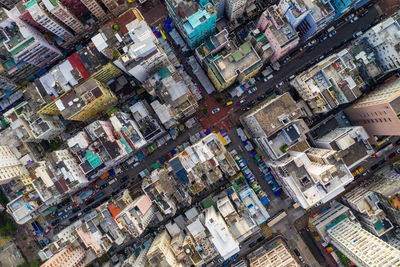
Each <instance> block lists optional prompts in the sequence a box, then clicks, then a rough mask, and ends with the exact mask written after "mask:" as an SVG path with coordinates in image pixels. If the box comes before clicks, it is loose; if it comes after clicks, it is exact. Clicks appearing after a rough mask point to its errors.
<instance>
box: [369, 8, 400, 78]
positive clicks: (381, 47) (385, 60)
mask: <svg viewBox="0 0 400 267" xmlns="http://www.w3.org/2000/svg"><path fill="white" fill-rule="evenodd" d="M397 16H400V12H397ZM362 38H365V39H366V41H367V43H368V44H369V45H370V46H371V48H372V49H373V51H374V53H375V55H376V58H377V60H378V62H379V63H380V64H381V66H382V67H383V70H384V71H385V72H389V71H393V70H397V69H400V48H399V47H400V25H399V22H398V21H396V20H395V18H394V16H393V17H389V18H387V19H386V20H384V21H382V22H381V23H379V24H377V25H375V26H374V27H372V28H371V29H369V30H368V31H367V32H365V33H364V34H363V35H362Z"/></svg>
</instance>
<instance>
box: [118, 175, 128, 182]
mask: <svg viewBox="0 0 400 267" xmlns="http://www.w3.org/2000/svg"><path fill="white" fill-rule="evenodd" d="M128 178H129V177H128V176H124V177H122V178H121V180H120V181H121V183H124V182H126V181H127V180H128Z"/></svg>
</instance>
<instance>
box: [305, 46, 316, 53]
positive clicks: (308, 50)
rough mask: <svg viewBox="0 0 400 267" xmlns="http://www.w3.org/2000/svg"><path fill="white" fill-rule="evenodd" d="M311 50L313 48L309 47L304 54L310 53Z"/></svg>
mask: <svg viewBox="0 0 400 267" xmlns="http://www.w3.org/2000/svg"><path fill="white" fill-rule="evenodd" d="M313 49H314V46H311V47H309V48H307V50H306V53H309V52H311V51H312V50H313Z"/></svg>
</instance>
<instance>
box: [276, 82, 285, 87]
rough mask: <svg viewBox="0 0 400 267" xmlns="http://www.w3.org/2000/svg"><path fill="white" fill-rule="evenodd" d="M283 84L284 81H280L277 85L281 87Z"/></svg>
mask: <svg viewBox="0 0 400 267" xmlns="http://www.w3.org/2000/svg"><path fill="white" fill-rule="evenodd" d="M282 85H283V82H280V83H278V84H277V85H276V86H275V87H276V88H279V87H281V86H282Z"/></svg>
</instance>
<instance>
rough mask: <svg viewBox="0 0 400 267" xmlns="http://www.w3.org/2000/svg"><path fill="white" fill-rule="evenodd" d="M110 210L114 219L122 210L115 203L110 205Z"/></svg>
mask: <svg viewBox="0 0 400 267" xmlns="http://www.w3.org/2000/svg"><path fill="white" fill-rule="evenodd" d="M108 210H109V211H110V213H111V215H112V217H113V219H115V217H117V216H118V214H119V213H120V212H121V210H120V209H119V208H117V206H115V204H114V203H112V204H110V205H108Z"/></svg>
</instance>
